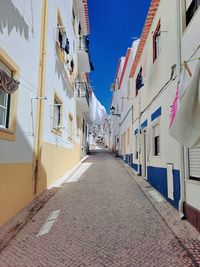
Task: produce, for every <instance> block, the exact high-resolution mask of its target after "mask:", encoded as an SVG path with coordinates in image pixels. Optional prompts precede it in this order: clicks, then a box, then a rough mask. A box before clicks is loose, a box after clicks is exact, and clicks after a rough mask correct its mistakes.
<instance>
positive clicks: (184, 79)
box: [169, 68, 190, 127]
mask: <svg viewBox="0 0 200 267" xmlns="http://www.w3.org/2000/svg"><path fill="white" fill-rule="evenodd" d="M189 80H190V75H189V73H188V71H187V70H186V68H183V70H182V72H181V77H180V82H179V84H178V86H177V89H176V94H175V96H174V99H173V103H172V105H171V112H170V126H169V127H171V126H172V123H173V121H174V119H175V117H176V113H177V111H178V108H179V101H180V100H181V99H182V97H183V95H184V92H185V89H186V87H187V84H188V82H189Z"/></svg>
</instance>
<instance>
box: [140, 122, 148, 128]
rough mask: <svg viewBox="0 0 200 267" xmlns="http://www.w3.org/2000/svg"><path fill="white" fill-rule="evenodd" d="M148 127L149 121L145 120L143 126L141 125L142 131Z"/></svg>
mask: <svg viewBox="0 0 200 267" xmlns="http://www.w3.org/2000/svg"><path fill="white" fill-rule="evenodd" d="M147 125H148V121H147V120H145V121H144V122H143V123H142V124H141V129H144V128H145V127H147Z"/></svg>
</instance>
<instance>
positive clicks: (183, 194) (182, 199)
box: [176, 0, 185, 219]
mask: <svg viewBox="0 0 200 267" xmlns="http://www.w3.org/2000/svg"><path fill="white" fill-rule="evenodd" d="M176 11H177V14H176V15H177V20H176V21H177V25H176V26H177V37H178V42H177V78H178V81H180V75H181V17H180V11H181V8H180V0H176ZM179 151H180V164H181V168H180V186H181V188H180V200H179V207H178V209H179V216H180V219H184V218H185V214H184V212H183V203H184V200H185V183H184V178H185V169H184V163H185V162H184V146H183V145H181V144H180V148H179Z"/></svg>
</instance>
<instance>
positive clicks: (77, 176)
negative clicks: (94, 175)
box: [66, 162, 92, 183]
mask: <svg viewBox="0 0 200 267" xmlns="http://www.w3.org/2000/svg"><path fill="white" fill-rule="evenodd" d="M91 165H92V163H91V162H85V163H82V165H81V167H80V168H79V169H78V170H77V171H76V172H75V173H74V174H73V175H72V176H71V177H70V178H69V179H68V180H67V181H66V183H73V182H77V181H78V180H79V179H80V178H81V176H82V175H83V174H84V173H85V172H86V171H87V170H88V169H89V168H90V166H91Z"/></svg>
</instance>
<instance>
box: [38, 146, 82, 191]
mask: <svg viewBox="0 0 200 267" xmlns="http://www.w3.org/2000/svg"><path fill="white" fill-rule="evenodd" d="M80 155H81V145H80V144H74V148H73V149H66V148H63V147H58V146H56V145H52V144H49V143H44V142H43V144H42V168H41V178H40V181H38V188H42V187H43V186H42V185H41V183H42V184H44V182H45V180H46V186H47V187H48V186H50V185H52V184H53V183H54V182H55V181H56V180H57V179H58V178H60V177H61V176H63V175H64V174H65V173H66V172H67V171H69V170H70V169H71V168H72V167H73V166H74V165H75V164H77V163H78V162H79V161H80V159H81V156H80ZM39 190H40V189H39Z"/></svg>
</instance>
